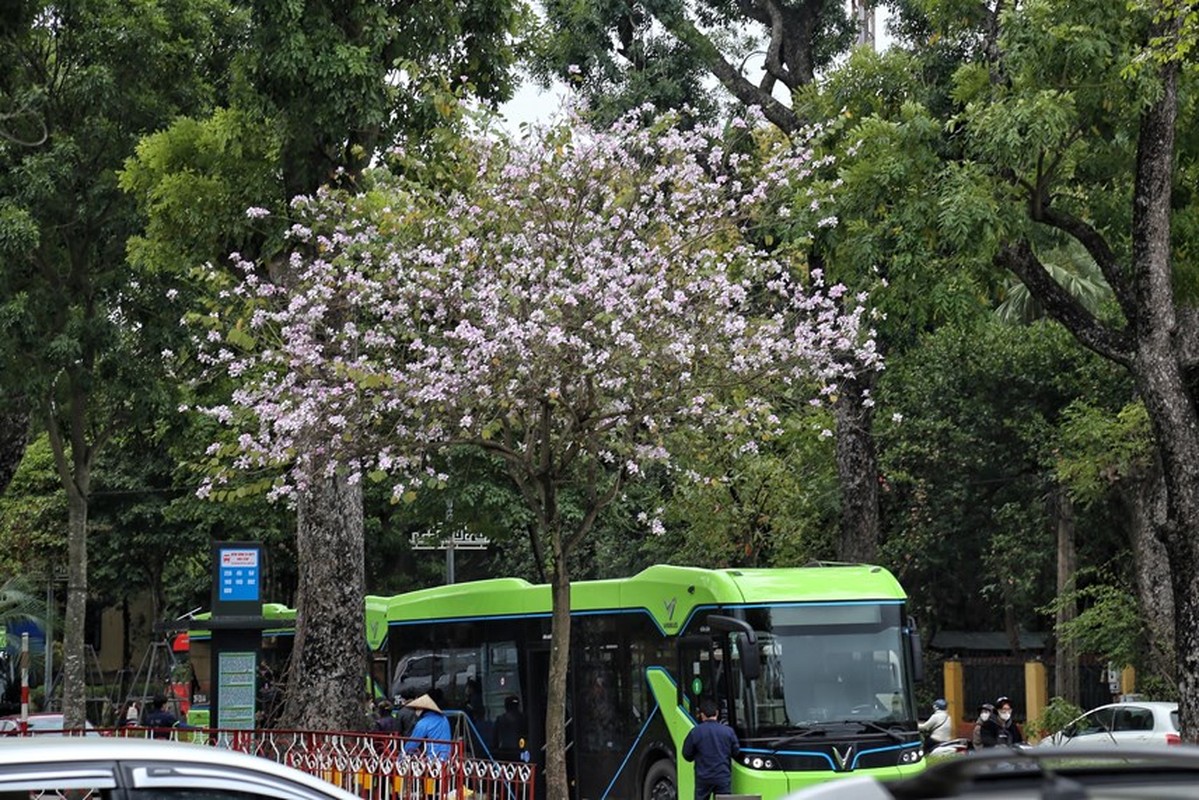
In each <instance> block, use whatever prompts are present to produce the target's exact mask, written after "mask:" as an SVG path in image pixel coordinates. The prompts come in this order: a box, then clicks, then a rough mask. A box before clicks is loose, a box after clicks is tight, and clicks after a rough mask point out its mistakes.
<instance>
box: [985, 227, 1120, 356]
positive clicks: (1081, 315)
mask: <svg viewBox="0 0 1199 800" xmlns="http://www.w3.org/2000/svg"><path fill="white" fill-rule="evenodd" d="M995 260H996V263H998V264H999V265H1000V266H1002V267H1006V268H1007V269H1010V270H1011V271H1012V272H1014V273H1016V275H1017V276H1018V277H1019V278H1020V280H1021V281H1023V282H1024V285H1025V286H1027V287H1028V290H1029V291H1030V292H1032V294H1033V296H1034V297H1036V298H1037V300H1039V301H1040V302H1041V304H1042V305H1043V306H1045V309H1046V310H1047V311H1048V312H1049V313H1050V315H1052V316H1053V317H1054V319H1056V320H1057V321H1058V322H1060V323H1062V324H1063V325H1065V326H1066V329H1067V330H1069V331H1070V332H1071V333H1072V334H1074V336H1075V338H1077V339H1078V340H1079V341H1080V342H1082V343H1083V344H1084V345H1085V346H1086V347H1089V348H1090V349H1091V350H1094V351H1095V352H1096V353H1098V354H1099V355H1101V356H1103V357H1104V358H1108V359H1111V360H1112V361H1115V362H1116V363H1118V364H1123V365H1124V366H1126V367H1127V366H1131V364H1132V358H1133V348H1132V343H1131V342H1130V341H1129V340H1128V336H1127V334H1125V333H1123V332H1119V331H1113V330H1112V329H1110V328H1108V327H1107V326H1105V325H1104V324H1103V323H1101V322H1100V321H1099V320H1098V319H1096V318H1095V316H1094V315H1093V314H1091V312H1090V311H1087V309H1086V308H1085V307H1084V306H1083V305H1082V303H1080V302H1078V300H1077V299H1075V297H1074V296H1073V295H1071V294H1070V293H1069V292H1067V291H1066V290H1065V289H1064V288H1062V286H1061V284H1059V283H1058V282H1057V281H1055V280H1054V279H1053V276H1052V275H1050V274H1049V271H1048V270H1046V269H1045V266H1044V265H1043V264H1042V263H1041V262H1040V260H1039V259H1038V258H1037V256H1036V254H1035V253H1033V250H1032V245H1030V244H1029V243H1028V240H1027V239H1020V240H1019V241H1017V242H1014V243H1009V244H1005V245H1004V246H1003V247H1001V248H1000V250H999V253H998V254H996V256H995Z"/></svg>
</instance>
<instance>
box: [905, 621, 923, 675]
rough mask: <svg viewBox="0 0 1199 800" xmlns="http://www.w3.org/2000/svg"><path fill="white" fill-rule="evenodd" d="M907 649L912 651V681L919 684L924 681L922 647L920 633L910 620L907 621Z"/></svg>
mask: <svg viewBox="0 0 1199 800" xmlns="http://www.w3.org/2000/svg"><path fill="white" fill-rule="evenodd" d="M908 647H909V648H911V651H912V679H913V680H914V681H916V682H917V683H919V682H920V681H923V680H924V645H923V644H921V642H920V631H918V630H916V624H915V623H914V622H913V621H911V620H908Z"/></svg>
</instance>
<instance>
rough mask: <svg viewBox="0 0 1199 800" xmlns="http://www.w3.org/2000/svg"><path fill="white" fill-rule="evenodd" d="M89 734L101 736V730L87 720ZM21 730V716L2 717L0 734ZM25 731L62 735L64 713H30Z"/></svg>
mask: <svg viewBox="0 0 1199 800" xmlns="http://www.w3.org/2000/svg"><path fill="white" fill-rule="evenodd" d="M84 726H85V727H86V728H87V735H88V736H99V735H100V734H99V732H98V731H97V730H96V728H95V726H94V725H92V723H90V722H85V723H84ZM20 732H21V717H20V716H19V715H16V714H14V715H12V716H8V717H0V735H4V736H16V735H18V734H19V733H20ZM25 732H26V734H27V735H31V736H36V735H43V734H44V735H47V736H61V735H62V714H55V713H53V712H37V713H34V714H30V715H29V716H28V718H27V719H26V721H25Z"/></svg>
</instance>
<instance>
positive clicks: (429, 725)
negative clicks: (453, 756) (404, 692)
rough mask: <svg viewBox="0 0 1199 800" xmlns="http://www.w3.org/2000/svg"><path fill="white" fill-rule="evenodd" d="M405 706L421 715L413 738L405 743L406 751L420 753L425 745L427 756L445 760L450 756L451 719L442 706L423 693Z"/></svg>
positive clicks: (413, 732) (413, 730)
mask: <svg viewBox="0 0 1199 800" xmlns="http://www.w3.org/2000/svg"><path fill="white" fill-rule="evenodd" d="M404 707H405V708H411V709H412V710H413V711H415V712H416V713H417V714H419V715H420V716H419V717H418V718H417V720H416V727H415V728H413V729H412V740H411V741H409V742H405V743H404V752H405V753H418V752H420V751H421V749H422V747H423V748H424V753H425V755H427V756H433V757H434V758H438V759H443V760H444V759H447V758H449V757H450V735H451V734H450V721H449V720H448V719H446V716H445V714H442V713H441V708H440V707H438V705H437V703H435V702H433V698H432V697H430V696H429V695H427V694H422V695H421V696H420V697H418V698H416V699H415V700H410V701H409V702H408V703H406V704H405V706H404Z"/></svg>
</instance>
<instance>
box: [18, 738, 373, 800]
mask: <svg viewBox="0 0 1199 800" xmlns="http://www.w3.org/2000/svg"><path fill="white" fill-rule="evenodd" d="M17 796H21V797H51V798H52V797H71V798H81V799H86V800H100V799H101V798H113V797H126V798H138V797H143V798H152V799H153V800H229V798H238V800H359V798H358V796H357V795H354V794H350V793H349V792H346V791H343V790H341V789H339V788H337V787H336V786H334V785H333V784H331V783H326V782H325V781H323V780H321V779H320V778H317V777H314V776H312V775H308V774H306V773H303V772H300V771H299V770H295V769H292V768H291V767H286V766H283V765H282V764H277V763H275V762H274V761H270V760H268V759H265V758H258V757H257V756H250V755H246V754H244V753H235V752H232V751H229V750H224V749H221V748H218V747H210V746H208V745H203V744H185V743H183V742H170V741H163V740H153V739H123V738H118V737H108V736H97V737H87V736H82V737H58V736H53V737H21V738H16V739H11V740H8V741H5V742H3V743H2V744H0V797H17Z"/></svg>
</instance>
